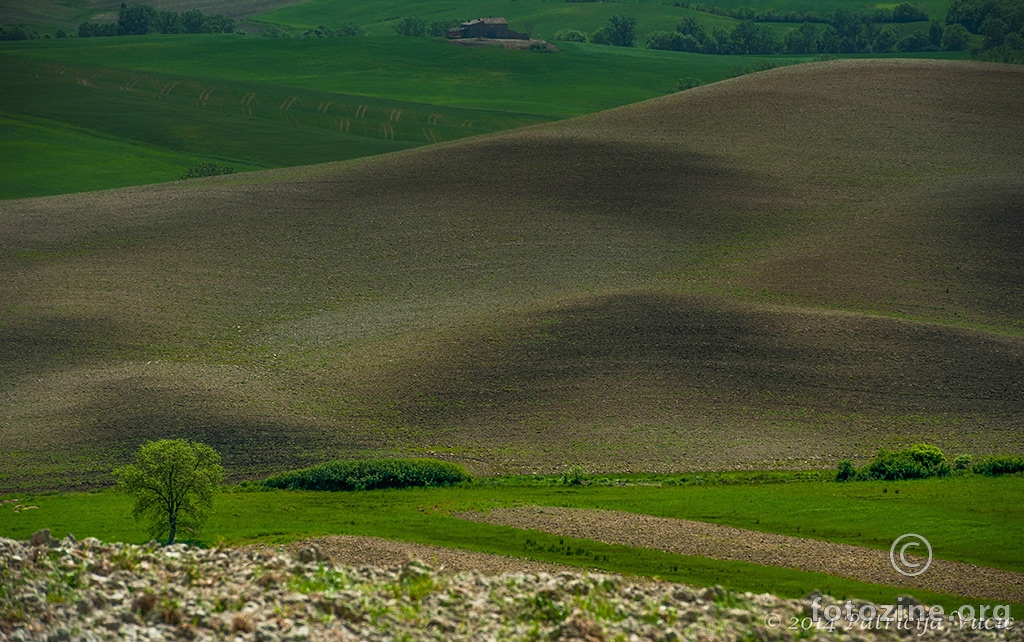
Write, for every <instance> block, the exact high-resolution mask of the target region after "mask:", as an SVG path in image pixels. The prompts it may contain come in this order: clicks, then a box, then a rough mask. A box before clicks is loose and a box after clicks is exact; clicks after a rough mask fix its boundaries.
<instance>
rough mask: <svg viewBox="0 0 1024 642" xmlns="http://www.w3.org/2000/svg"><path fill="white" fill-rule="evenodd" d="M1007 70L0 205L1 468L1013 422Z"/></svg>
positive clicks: (662, 106) (1023, 169)
mask: <svg viewBox="0 0 1024 642" xmlns="http://www.w3.org/2000/svg"><path fill="white" fill-rule="evenodd" d="M1022 95H1024V70H1022V69H1021V68H1019V67H1012V66H1001V65H989V64H972V63H964V62H943V61H922V60H890V61H877V60H876V61H834V62H827V63H816V64H810V65H800V66H794V67H787V68H782V69H776V70H772V71H769V72H765V73H761V74H754V75H750V76H744V77H741V78H736V79H732V80H728V81H723V82H720V83H716V84H714V85H706V86H703V87H699V88H696V89H692V90H689V91H686V92H683V93H680V94H674V95H670V96H666V97H663V98H658V99H655V100H651V101H648V102H644V103H640V104H637V105H632V106H627V107H621V108H618V109H614V110H611V111H606V112H602V113H598V114H593V115H590V116H584V117H581V118H576V119H572V120H567V121H561V122H557V123H549V124H543V125H537V126H534V127H529V128H525V129H519V130H515V131H510V132H502V133H495V134H488V135H485V136H480V137H474V138H470V139H464V140H459V141H453V142H449V143H444V144H441V145H435V146H431V147H424V148H418V149H412V150H406V151H400V152H395V153H392V154H386V155H382V156H376V157H372V158H363V159H357V160H352V161H346V162H340V163H332V164H326V165H318V166H310V167H301V168H292V169H281V170H273V171H269V172H262V173H251V174H246V175H236V176H225V177H218V178H216V179H209V180H203V181H193V182H187V183H168V184H162V185H156V186H149V187H136V188H126V189H121V190H113V191H108V192H98V193H89V194H75V195H67V196H57V197H49V198H41V199H31V200H21V201H6V202H3V203H0V269H2V271H3V274H4V279H3V280H2V283H0V301H3V302H4V306H3V308H2V312H0V315H2V316H0V368H2V369H0V450H2V451H3V452H5V454H6V461H5V466H4V467H3V471H2V472H0V488H2V489H4V490H18V489H32V488H52V487H65V488H70V487H78V488H81V487H89V486H96V485H105V484H107V483H109V477H108V472H109V470H110V468H111V467H112V466H114V465H116V464H117V463H120V462H122V461H125V460H126V458H128V457H129V456H130V454H131V453H132V452H133V451H134V449H135V448H136V447H137V445H138V444H139V443H140V442H141V441H142V440H144V439H149V438H156V437H164V436H189V437H192V438H196V439H200V440H203V441H206V442H207V443H210V444H211V445H213V446H215V447H217V448H218V449H219V450H220V451H221V452H222V454H223V455H224V459H225V465H226V466H227V468H228V469H229V472H230V473H231V475H232V476H233V477H234V478H236V479H237V478H240V477H244V476H255V475H262V474H265V473H267V472H269V471H271V470H278V469H281V468H284V467H296V466H300V465H305V464H308V463H313V462H316V461H320V460H323V459H326V458H331V457H337V456H348V455H366V454H399V453H402V454H409V453H412V454H418V453H432V454H434V455H437V456H442V457H444V458H448V459H452V460H456V461H461V462H463V463H466V464H468V465H469V466H470V467H471V468H473V469H474V470H475V471H476V472H480V473H487V472H498V471H504V472H518V471H533V470H552V469H560V468H561V467H563V466H565V465H567V464H571V463H582V464H583V465H584V466H586V467H588V468H591V469H604V470H669V469H671V470H679V469H700V468H709V467H715V468H722V467H728V468H773V467H820V468H831V467H833V466H834V465H835V464H836V462H837V461H838V460H840V459H843V458H846V457H853V458H855V459H863V458H866V457H868V456H870V455H872V454H873V453H874V451H875V450H876V449H877V448H879V447H892V446H898V445H905V444H908V443H912V442H916V441H922V440H927V441H930V442H933V443H936V444H938V445H940V446H942V447H944V448H946V449H948V450H952V451H955V452H970V453H973V454H975V455H981V454H985V453H989V452H994V451H1001V452H1013V453H1022V452H1024V433H1022V431H1021V430H1020V425H1021V420H1022V418H1024V395H1022V394H1021V393H1024V368H1022V363H1024V320H1022V315H1021V314H1020V311H1021V310H1024V289H1022V284H1024V261H1022V259H1024V243H1022V241H1021V239H1024V217H1022V211H1024V207H1022V202H1024V155H1022V154H1021V153H1020V150H1021V149H1022V138H1024V126H1022V122H1021V119H1022V116H1021V113H1020V110H1019V105H1020V99H1021V97H1022Z"/></svg>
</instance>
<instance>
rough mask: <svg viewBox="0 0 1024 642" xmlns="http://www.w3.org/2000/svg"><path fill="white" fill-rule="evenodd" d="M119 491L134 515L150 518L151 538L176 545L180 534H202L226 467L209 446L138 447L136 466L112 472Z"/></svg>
mask: <svg viewBox="0 0 1024 642" xmlns="http://www.w3.org/2000/svg"><path fill="white" fill-rule="evenodd" d="M113 474H114V477H115V478H116V479H117V488H118V490H119V491H121V492H124V493H126V494H128V495H131V496H133V497H134V498H135V506H134V508H133V509H132V515H133V516H134V517H135V519H137V520H148V521H149V530H150V534H151V535H152V536H153V537H157V538H162V537H164V536H166V537H167V543H168V544H173V543H174V540H175V537H176V536H177V534H178V531H179V530H181V529H184V530H187V531H188V532H190V533H191V534H192V535H195V534H197V533H198V532H199V529H200V528H201V527H202V525H203V523H205V521H206V518H207V517H208V516H209V514H210V511H211V510H212V509H213V498H214V495H215V494H216V492H217V489H218V487H219V486H220V481H221V478H222V477H223V475H224V468H223V467H221V465H220V455H219V454H218V453H217V451H215V450H214V449H213V448H211V447H209V446H207V445H206V444H202V443H196V442H192V441H186V440H184V439H161V440H159V441H151V442H147V443H145V444H143V445H142V446H140V447H139V451H138V453H136V455H135V463H134V464H128V465H126V466H121V467H120V468H117V469H115V470H114V472H113Z"/></svg>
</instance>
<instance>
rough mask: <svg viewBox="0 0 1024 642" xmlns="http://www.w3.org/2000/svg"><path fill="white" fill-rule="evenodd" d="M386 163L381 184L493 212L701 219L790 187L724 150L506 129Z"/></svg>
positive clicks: (364, 186)
mask: <svg viewBox="0 0 1024 642" xmlns="http://www.w3.org/2000/svg"><path fill="white" fill-rule="evenodd" d="M389 169H390V170H392V173H391V174H390V176H389V178H388V180H387V183H386V185H387V193H388V194H390V195H392V196H393V197H394V198H396V199H399V200H401V199H403V198H415V199H417V200H421V201H423V202H426V203H431V204H432V205H433V206H435V207H437V206H439V205H440V206H442V207H448V208H460V209H469V210H470V211H472V210H473V209H474V208H476V209H478V210H479V211H481V212H491V213H493V214H498V215H500V214H504V213H509V212H515V211H516V210H517V209H522V210H529V209H530V208H538V207H540V208H545V209H549V208H550V209H553V210H555V211H561V212H565V213H588V214H598V215H622V216H628V217H631V218H634V219H637V220H643V221H649V222H651V223H658V224H660V225H671V226H679V225H684V226H685V225H694V224H699V225H707V224H708V222H709V221H708V220H707V219H706V218H704V217H703V216H702V215H703V214H705V213H707V212H710V211H715V212H738V213H743V212H750V211H754V210H760V209H762V208H763V207H764V206H765V205H766V204H772V207H773V209H778V208H780V207H782V206H783V205H784V204H785V203H786V201H787V200H788V199H789V197H790V196H791V195H789V194H788V193H786V192H785V191H784V189H783V188H782V187H781V186H779V185H778V184H777V183H773V182H770V181H768V180H766V179H765V178H764V177H761V176H759V175H757V174H756V173H753V172H750V171H746V170H743V169H740V168H738V167H736V166H735V165H731V164H729V163H728V162H727V161H726V160H725V159H724V158H723V157H718V156H715V155H711V154H703V153H697V152H694V151H692V150H689V149H687V148H685V147H684V146H682V145H680V144H672V143H665V142H656V141H649V140H638V141H617V140H610V141H602V140H592V139H586V138H577V137H569V136H544V135H538V134H534V135H532V136H530V135H521V136H518V137H515V138H512V137H503V138H498V139H494V140H477V141H473V143H472V144H471V145H466V146H464V147H461V148H452V149H450V150H447V153H445V154H440V153H437V154H418V155H410V156H407V157H403V158H400V159H396V165H395V166H392V167H389ZM346 178H349V177H348V176H347V177H346ZM344 182H345V187H346V188H347V189H350V190H351V191H348V192H347V193H348V194H350V195H353V196H359V197H366V196H379V195H380V194H378V193H377V192H376V191H374V188H379V186H380V183H379V182H377V181H370V182H364V181H361V180H360V181H356V182H354V183H349V182H348V181H347V180H346V181H344Z"/></svg>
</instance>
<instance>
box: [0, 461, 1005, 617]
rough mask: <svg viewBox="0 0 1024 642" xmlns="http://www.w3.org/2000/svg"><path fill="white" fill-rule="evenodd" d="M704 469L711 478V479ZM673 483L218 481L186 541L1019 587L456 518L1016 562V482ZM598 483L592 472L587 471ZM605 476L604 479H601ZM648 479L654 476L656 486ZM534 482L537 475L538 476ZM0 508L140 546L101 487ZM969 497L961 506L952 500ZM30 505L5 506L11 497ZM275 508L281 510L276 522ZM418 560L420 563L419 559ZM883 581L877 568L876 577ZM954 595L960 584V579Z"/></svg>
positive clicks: (784, 580) (700, 574) (845, 587)
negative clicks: (517, 508) (347, 486)
mask: <svg viewBox="0 0 1024 642" xmlns="http://www.w3.org/2000/svg"><path fill="white" fill-rule="evenodd" d="M712 477H713V476H712ZM682 479H686V480H688V481H687V482H686V483H684V484H683V485H680V486H674V485H671V483H673V482H678V481H679V480H680V477H679V476H667V477H665V478H662V479H661V480H660V482H657V483H652V481H653V480H650V479H645V478H640V477H635V476H632V477H630V476H627V477H623V478H618V479H617V483H620V484H629V485H622V486H618V485H600V484H596V485H592V486H583V487H574V486H562V485H558V484H557V483H555V484H554V485H552V484H551V480H546V481H547V483H546V484H544V483H543V482H544V480H532V482H533V483H530V482H531V480H525V481H526V483H522V482H520V483H517V482H516V481H515V480H506V481H505V483H501V484H489V483H487V481H486V480H485V481H484V482H483V483H478V484H469V485H463V486H460V487H455V488H432V489H406V490H389V491H358V492H339V493H331V492H320V493H317V492H298V491H269V492H258V491H253V490H251V489H250V490H248V491H247V490H246V489H243V488H238V487H235V488H231V489H228V491H229V492H226V493H223V494H221V495H220V497H219V498H218V502H217V509H216V511H215V513H214V514H213V516H212V517H211V519H210V522H209V523H208V525H207V527H206V528H205V530H204V532H203V535H202V539H201V540H200V543H202V544H204V545H213V544H215V543H220V544H232V545H242V544H248V545H252V544H271V545H272V544H284V543H289V542H294V541H296V540H300V541H301V540H304V539H309V538H317V537H324V536H331V535H359V536H375V537H385V538H389V539H399V540H406V541H411V542H417V543H420V544H430V545H439V546H445V547H457V548H465V549H469V550H472V551H478V552H485V553H495V554H500V555H509V556H515V557H521V558H526V559H531V560H537V561H542V562H551V563H556V564H561V565H567V566H575V567H579V568H582V569H589V570H598V571H602V572H618V573H625V574H631V575H632V574H635V575H645V576H656V577H660V578H662V579H666V580H671V581H680V582H686V583H691V584H696V585H713V584H721V585H724V586H725V587H727V588H729V589H731V590H737V591H753V592H765V591H771V592H774V593H776V594H778V595H781V596H785V597H791V598H803V597H804V596H806V595H807V594H809V593H810V592H811V591H813V590H820V591H824V592H827V593H829V594H831V595H833V596H835V597H837V598H839V599H846V598H847V597H854V598H858V599H868V600H872V601H875V602H878V603H882V604H890V603H894V602H895V600H896V597H897V596H898V595H906V594H907V593H908V592H909V593H911V594H913V595H914V596H915V597H916V598H917V599H919V600H922V601H925V603H927V604H941V605H943V606H944V607H945V608H947V609H949V610H952V609H956V608H958V607H959V606H961V605H963V604H973V605H977V604H980V603H985V604H992V603H998V604H1007V603H1009V604H1011V605H1012V608H1013V610H1018V609H1021V608H1024V604H1021V603H1019V601H1018V600H1019V598H1018V599H1014V598H1013V597H1008V596H1019V595H1020V587H1019V586H1018V587H1012V586H1011V587H1002V588H1001V589H1000V588H999V587H997V586H994V587H992V589H991V590H992V591H994V593H992V595H993V598H994V597H995V595H997V594H1001V595H1002V596H1003V597H1002V598H1001V599H993V598H990V599H978V598H977V597H970V595H969V594H966V593H964V594H958V593H957V592H956V591H952V592H951V593H952V594H950V593H945V594H943V593H941V592H936V591H929V590H927V589H922V588H920V587H917V588H912V589H908V588H907V587H906V586H900V585H899V581H900V580H901V579H903V578H901V577H900V576H899V575H897V574H896V573H895V571H893V570H891V569H890V570H889V571H888V574H889V575H891V578H889V580H890V581H889V582H885V581H882V582H864V581H856V580H853V579H850V578H849V577H842V576H829V575H826V574H824V573H813V572H807V571H801V570H797V569H793V568H785V567H780V566H778V565H771V564H754V563H748V562H742V561H736V560H729V559H714V556H688V555H680V554H672V553H666V552H662V551H658V550H652V549H649V548H640V547H630V546H623V545H610V544H607V543H603V542H602V541H600V540H601V539H602V529H601V524H600V523H594V524H593V525H592V526H593V529H592V534H591V535H590V536H589V537H576V538H572V537H564V536H558V535H552V534H549V533H545V532H541V531H537V530H531V529H526V528H509V527H507V526H497V525H491V524H485V523H480V522H475V521H468V520H466V519H464V518H463V517H464V512H465V511H467V510H470V511H480V510H483V511H487V510H491V509H494V508H497V507H503V506H514V505H538V506H560V507H572V508H591V507H596V508H604V509H615V510H624V511H628V512H630V513H637V514H649V515H657V516H661V517H669V518H683V519H695V520H700V521H703V522H710V523H719V524H725V525H730V526H737V527H741V528H745V529H750V530H751V531H754V532H755V533H758V532H759V533H782V534H786V535H790V536H796V537H802V538H811V540H814V541H820V542H840V543H843V544H850V545H854V546H861V547H867V548H874V549H879V550H882V551H887V550H888V548H889V546H890V544H891V542H892V541H893V540H894V539H895V538H897V537H899V536H900V535H901V534H903V533H905V532H906V531H907V529H908V528H912V529H913V530H915V531H917V532H921V533H924V534H925V535H926V536H927V538H928V539H929V541H930V543H931V545H932V546H933V548H934V551H935V555H936V558H937V559H938V560H959V561H964V562H968V563H971V564H977V565H980V566H983V567H992V568H999V569H1004V570H1007V571H1013V572H1018V573H1019V572H1021V571H1022V570H1024V561H1022V559H1021V551H1020V548H1019V547H1017V546H1015V543H1016V541H1017V540H1016V534H1017V533H1018V532H1019V530H1020V528H1021V517H1020V514H1019V512H1013V511H1010V512H1008V511H1006V510H1005V508H1006V506H1007V505H1008V504H1012V503H1013V502H1015V501H1016V500H1017V499H1018V498H1019V497H1020V495H1021V492H1022V484H1024V479H1022V478H1021V477H1020V476H1019V475H1016V476H1011V477H1006V478H1002V479H990V478H981V477H968V478H949V479H933V480H927V481H911V482H887V483H875V482H868V483H847V484H839V483H835V482H827V481H820V480H817V481H806V480H804V481H800V480H797V479H796V478H795V476H791V477H789V478H786V477H785V476H779V477H778V479H776V480H775V483H765V482H764V481H758V479H757V475H746V476H744V475H734V476H733V478H732V481H731V483H728V484H722V483H715V482H714V481H710V483H707V484H703V483H695V482H694V479H695V477H694V476H693V475H690V476H686V477H683V478H682ZM593 481H595V482H598V481H600V480H593ZM605 481H606V482H611V481H612V480H611V479H607V480H605ZM662 482H668V483H666V484H665V485H664V486H663V485H661V483H662ZM540 484H543V485H540ZM3 499H16V500H17V501H13V502H9V503H7V504H0V535H3V536H6V537H15V538H19V539H27V538H28V537H29V536H30V535H31V534H32V533H33V532H35V531H36V530H38V529H40V528H49V529H51V531H52V532H53V533H54V534H55V535H60V536H63V535H64V534H66V533H69V532H70V533H72V534H73V535H74V536H75V537H77V538H79V539H81V538H84V537H98V538H101V539H103V540H104V541H128V542H142V541H145V540H146V539H147V535H146V533H145V531H144V530H143V529H142V528H141V527H140V526H139V525H138V524H136V523H135V522H133V521H132V520H131V518H130V512H131V511H130V500H129V498H127V497H124V496H119V495H117V494H115V493H112V492H109V491H107V492H101V493H63V494H42V495H36V496H26V495H22V496H18V497H16V498H3ZM966 505H969V506H970V508H969V510H965V508H964V507H965V506H966ZM16 506H34V507H35V508H32V509H24V510H20V511H19V512H14V511H13V510H12V507H16ZM283 515H286V516H287V519H282V516H283ZM425 561H427V562H428V563H429V562H430V561H431V560H429V559H427V560H425ZM883 577H885V576H883ZM964 590H965V591H966V587H964Z"/></svg>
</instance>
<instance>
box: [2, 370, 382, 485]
mask: <svg viewBox="0 0 1024 642" xmlns="http://www.w3.org/2000/svg"><path fill="white" fill-rule="evenodd" d="M190 384H191V385H190ZM212 385H214V384H212V382H207V381H201V380H197V381H195V382H189V383H186V384H185V385H182V382H180V381H179V382H175V383H174V384H168V383H161V382H159V381H155V380H152V379H149V378H146V379H143V378H130V379H125V380H121V381H116V382H112V383H105V384H101V385H96V386H93V389H92V390H91V393H90V394H89V395H88V396H89V397H91V400H90V401H88V402H87V403H81V404H76V405H74V406H72V407H70V408H68V409H66V410H64V411H63V412H62V413H61V415H62V416H58V417H55V418H54V419H55V422H56V424H57V425H61V426H65V427H64V428H52V429H50V430H49V432H47V433H46V434H45V435H43V436H42V437H41V438H39V439H37V440H34V441H32V442H27V441H26V440H24V439H19V438H18V437H17V436H16V435H10V436H9V438H8V439H7V440H6V441H7V444H8V446H10V447H11V448H12V449H13V450H14V451H16V457H15V458H14V459H13V460H12V461H11V462H9V465H8V468H7V470H6V471H5V475H4V478H5V479H4V485H5V486H6V487H9V488H27V489H31V490H39V489H51V488H60V489H63V490H76V489H86V488H95V487H103V486H109V485H110V484H112V483H113V478H112V477H111V476H110V471H111V470H112V469H113V468H115V467H117V466H120V465H123V464H126V463H129V462H131V461H133V460H134V456H135V452H136V451H137V450H138V447H139V446H140V445H141V444H143V443H145V442H147V441H153V440H158V439H190V440H194V441H198V442H202V443H205V444H207V445H209V446H211V447H213V448H214V449H215V450H216V451H217V452H218V453H219V454H220V455H221V458H222V463H223V465H224V467H225V469H226V471H227V481H238V480H240V479H246V478H254V477H255V478H260V477H265V476H267V475H269V474H272V473H276V472H280V471H282V470H287V469H292V468H297V467H302V466H307V465H312V464H315V463H321V462H323V461H325V460H327V459H333V458H340V457H344V456H346V454H348V455H350V456H351V455H352V454H354V453H356V452H358V451H360V450H361V449H366V448H371V447H373V446H375V445H376V444H372V443H370V442H369V440H368V439H366V438H365V435H352V434H339V433H338V432H336V431H332V430H325V429H323V428H321V427H316V426H310V425H306V424H304V423H302V422H300V421H293V420H289V419H288V418H282V417H280V416H265V417H261V416H259V415H258V414H257V413H254V412H252V411H251V410H250V409H249V408H247V407H246V405H245V401H244V400H242V399H237V398H233V397H230V396H229V395H227V394H222V393H220V392H218V391H216V390H215V389H211V386H212ZM40 470H47V471H53V472H52V474H48V475H46V476H44V477H43V478H35V477H36V476H37V475H38V471H40Z"/></svg>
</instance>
